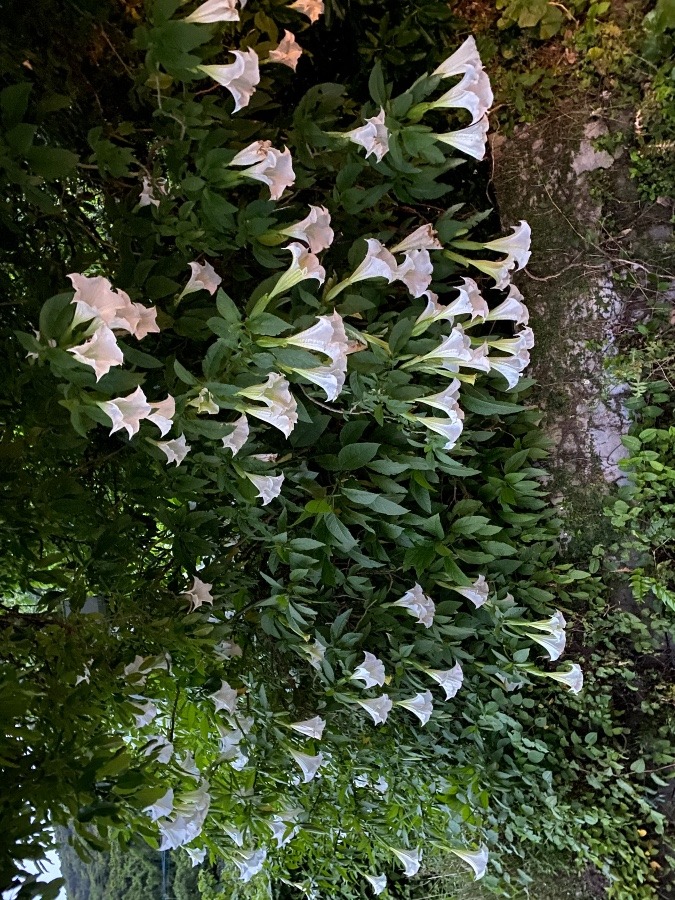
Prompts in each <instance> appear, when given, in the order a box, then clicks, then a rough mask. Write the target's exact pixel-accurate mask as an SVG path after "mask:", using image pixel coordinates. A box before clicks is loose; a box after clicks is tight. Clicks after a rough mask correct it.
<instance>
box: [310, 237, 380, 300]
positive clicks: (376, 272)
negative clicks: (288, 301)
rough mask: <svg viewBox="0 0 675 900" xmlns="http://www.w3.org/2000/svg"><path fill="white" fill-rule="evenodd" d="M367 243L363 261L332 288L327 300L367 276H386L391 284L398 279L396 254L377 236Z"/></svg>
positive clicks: (367, 240)
mask: <svg viewBox="0 0 675 900" xmlns="http://www.w3.org/2000/svg"><path fill="white" fill-rule="evenodd" d="M366 244H367V245H368V249H367V251H366V255H365V257H364V259H363V261H362V262H361V263H360V265H359V266H358V267H357V269H356V270H355V271H354V272H353V273H352V274H351V275H350V276H349V277H348V278H345V280H344V281H341V282H340V283H339V284H336V285H335V287H333V288H331V290H330V291H329V292H328V296H327V298H326V299H327V300H332V299H333V297H336V296H337V295H338V294H339V293H340V292H341V291H343V290H344V289H345V288H346V287H349V285H350V284H355V283H356V282H357V281H365V279H366V278H386V280H387V281H388V282H389V283H390V284H391V282H392V281H394V280H395V279H396V271H397V269H398V263H397V262H396V258H395V257H394V255H393V254H392V253H391V252H390V251H389V250H387V248H386V247H385V246H384V244H382V243H381V242H380V241H378V240H377V239H376V238H367V239H366Z"/></svg>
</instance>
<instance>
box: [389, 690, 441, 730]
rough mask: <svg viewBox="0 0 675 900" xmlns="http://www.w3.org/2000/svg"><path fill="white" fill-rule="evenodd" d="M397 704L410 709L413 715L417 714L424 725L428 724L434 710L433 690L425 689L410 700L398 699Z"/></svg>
mask: <svg viewBox="0 0 675 900" xmlns="http://www.w3.org/2000/svg"><path fill="white" fill-rule="evenodd" d="M396 705H397V706H402V707H403V708H404V709H407V710H409V712H411V713H412V714H413V715H415V716H417V718H418V719H419V720H420V722H421V723H422V725H426V724H427V722H428V721H429V719H430V718H431V716H432V713H433V711H434V702H433V697H432V695H431V691H423V692H421V693H419V694H415V696H414V697H411V698H410V699H408V700H397V701H396Z"/></svg>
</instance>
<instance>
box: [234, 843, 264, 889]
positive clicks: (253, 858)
mask: <svg viewBox="0 0 675 900" xmlns="http://www.w3.org/2000/svg"><path fill="white" fill-rule="evenodd" d="M266 859H267V850H265V848H264V847H262V848H261V849H260V850H252V851H251V852H250V853H241V854H240V855H239V857H235V858H234V864H235V865H236V867H237V868H238V869H239V878H240V880H241V881H243V882H248V881H250V880H251V879H252V878H253V876H254V875H257V874H258V872H262V869H263V866H264V865H265V860H266Z"/></svg>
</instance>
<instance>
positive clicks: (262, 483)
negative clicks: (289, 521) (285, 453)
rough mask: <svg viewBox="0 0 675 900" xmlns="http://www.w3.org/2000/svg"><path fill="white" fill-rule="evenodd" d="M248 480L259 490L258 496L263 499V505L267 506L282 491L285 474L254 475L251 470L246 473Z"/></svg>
mask: <svg viewBox="0 0 675 900" xmlns="http://www.w3.org/2000/svg"><path fill="white" fill-rule="evenodd" d="M244 474H245V475H246V477H247V478H248V480H249V481H250V482H251V483H252V484H254V485H255V487H256V488H257V490H258V497H260V498H261V499H262V505H263V506H267V504H268V503H271V502H272V500H274V499H275V498H276V497H278V496H279V494H280V493H281V485H282V484H283V483H284V475H283V473H282V474H281V475H253V474H252V473H251V472H245V473H244Z"/></svg>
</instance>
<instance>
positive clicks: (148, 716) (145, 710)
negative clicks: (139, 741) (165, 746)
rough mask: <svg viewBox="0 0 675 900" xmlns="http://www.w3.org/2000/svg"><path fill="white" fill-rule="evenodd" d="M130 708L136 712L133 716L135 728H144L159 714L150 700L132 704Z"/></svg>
mask: <svg viewBox="0 0 675 900" xmlns="http://www.w3.org/2000/svg"><path fill="white" fill-rule="evenodd" d="M132 706H133V707H134V709H137V710H138V713H137V714H136V715H135V716H134V719H135V720H136V728H144V727H145V726H146V725H149V724H150V723H151V722H152V720H153V719H155V718H156V716H157V714H158V712H159V710H158V709H157V707H156V706H155V704H154V703H153V702H152V700H146V701H145V703H132Z"/></svg>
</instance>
